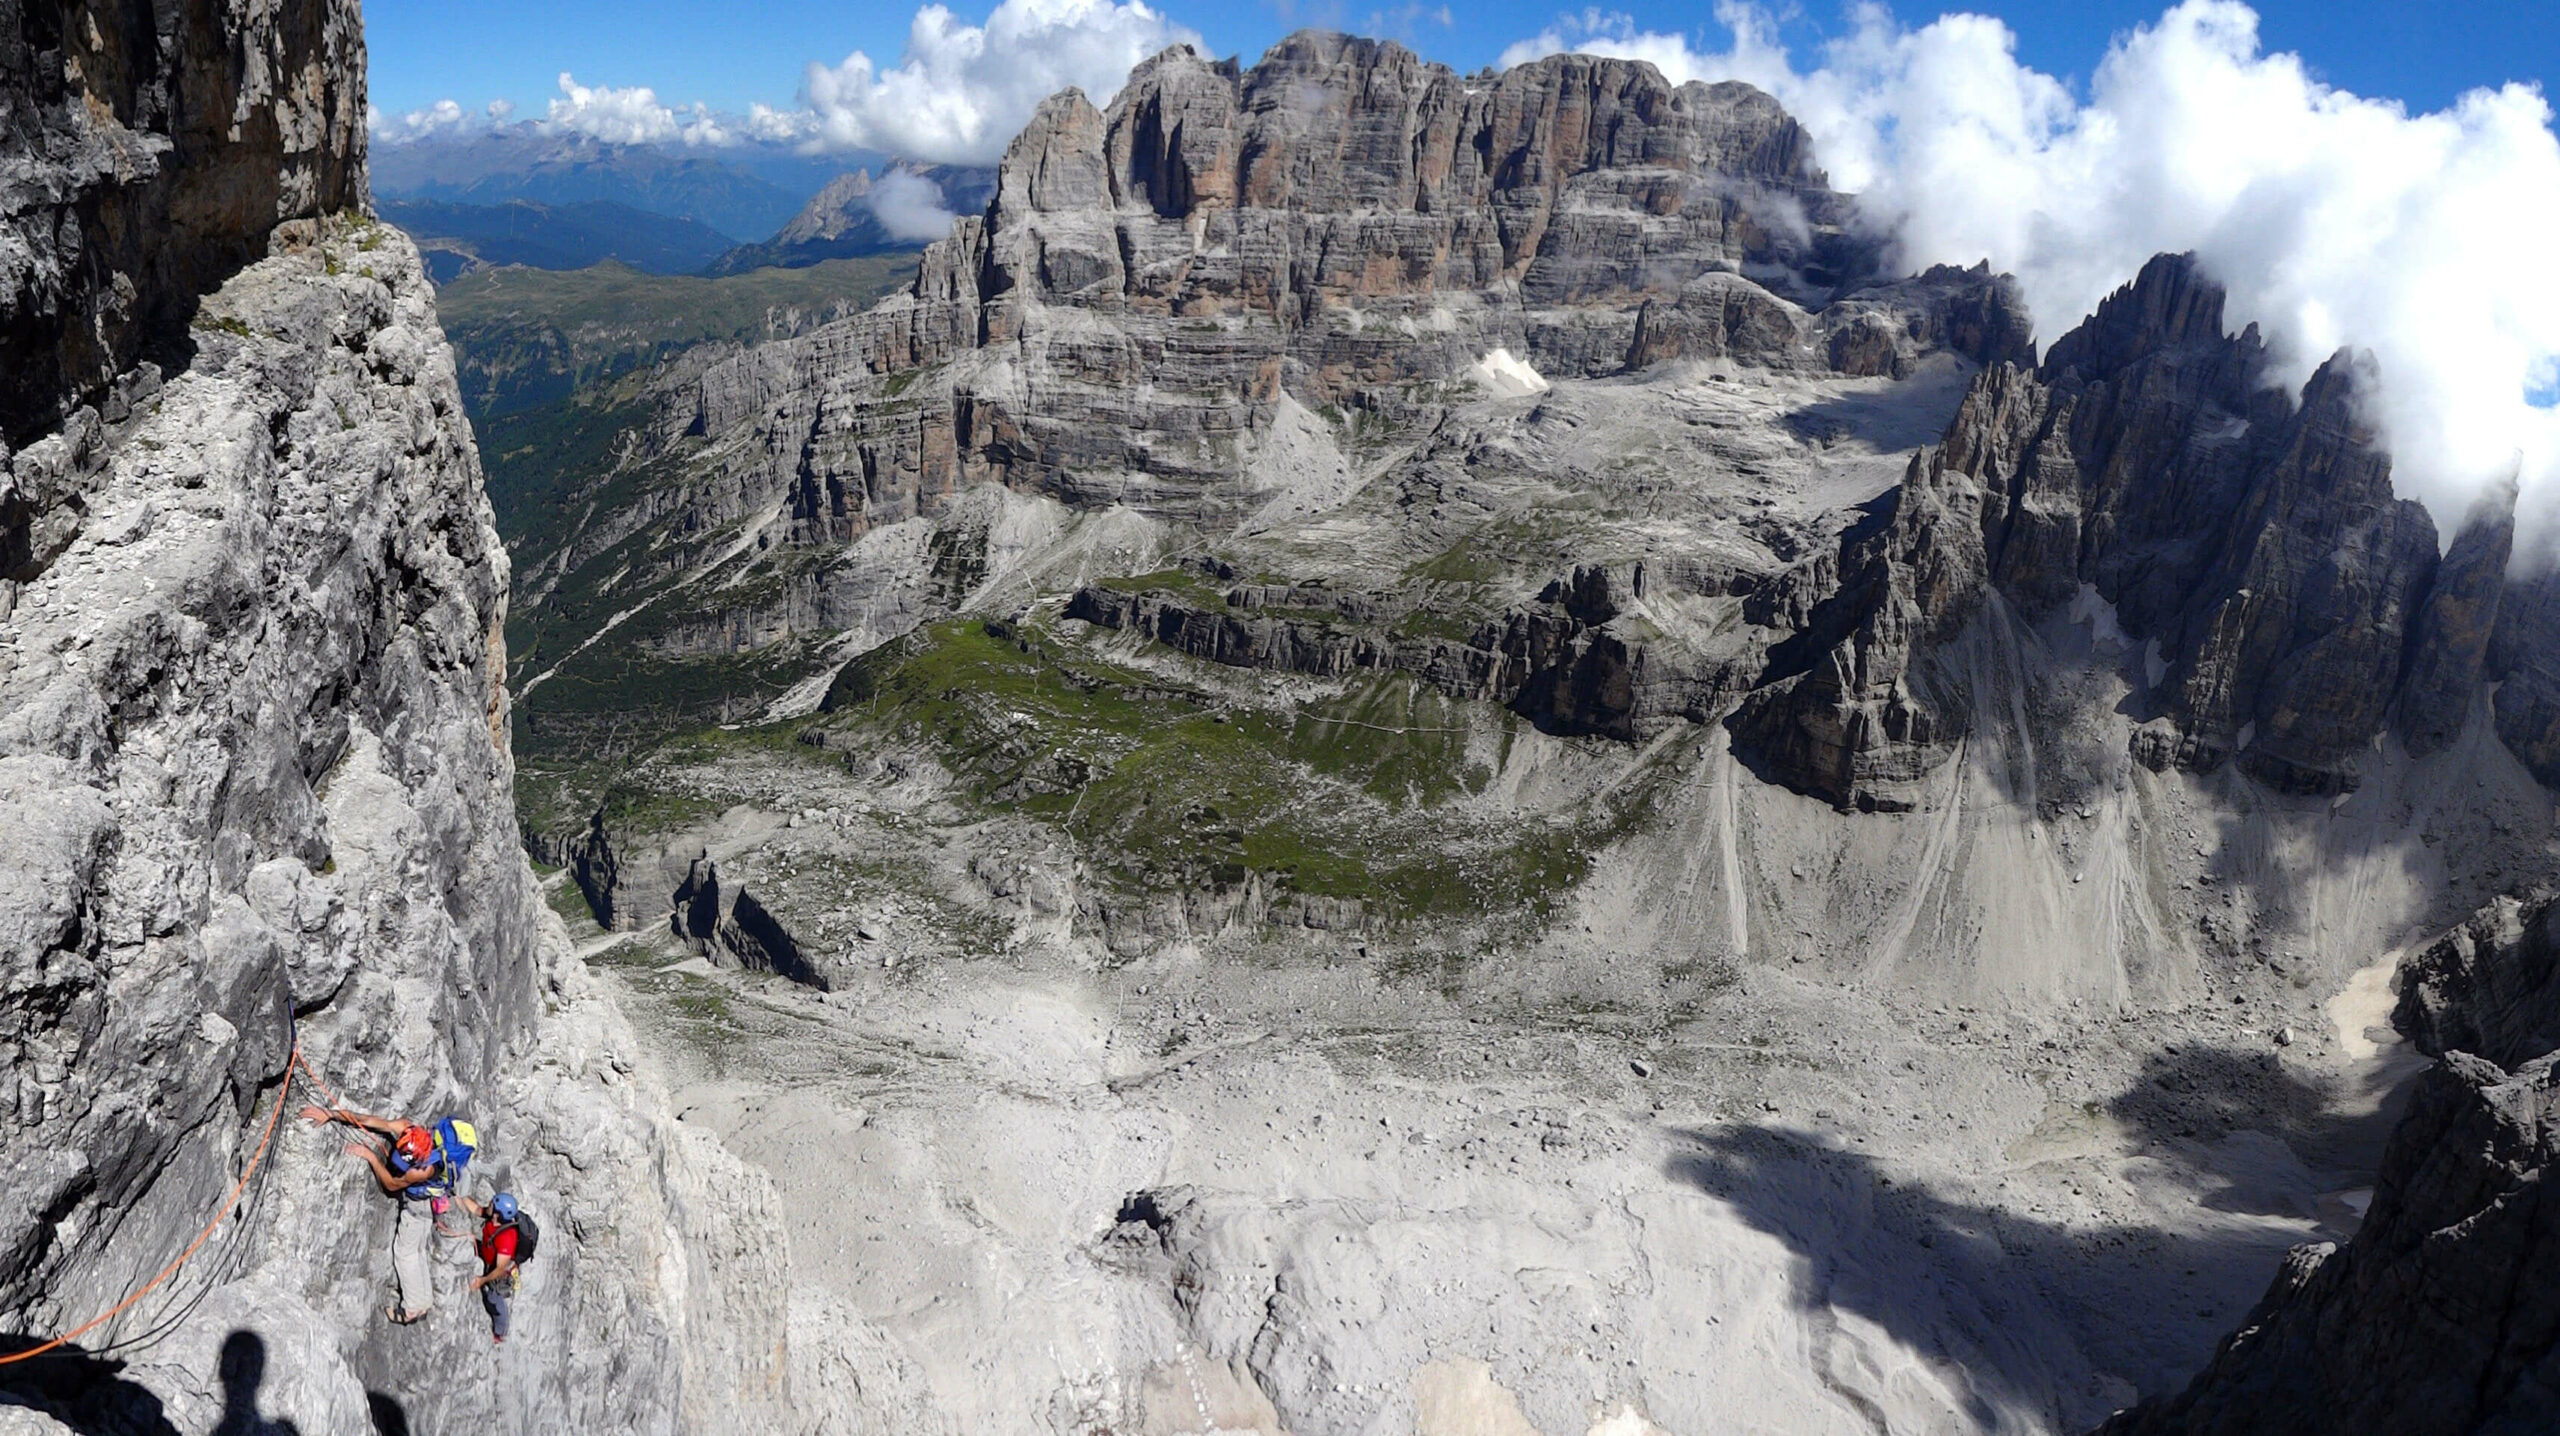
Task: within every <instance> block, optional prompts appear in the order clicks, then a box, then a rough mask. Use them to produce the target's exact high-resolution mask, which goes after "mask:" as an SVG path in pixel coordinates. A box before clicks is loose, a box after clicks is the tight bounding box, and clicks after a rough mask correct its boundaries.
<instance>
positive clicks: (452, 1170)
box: [410, 1117, 480, 1197]
mask: <svg viewBox="0 0 2560 1436" xmlns="http://www.w3.org/2000/svg"><path fill="white" fill-rule="evenodd" d="M427 1131H428V1133H429V1134H430V1135H432V1136H433V1137H434V1138H435V1142H436V1154H435V1156H434V1157H433V1158H432V1159H431V1160H432V1161H433V1162H434V1163H435V1168H436V1174H435V1177H434V1179H433V1180H430V1181H425V1182H420V1183H419V1184H418V1185H416V1186H415V1187H412V1188H410V1190H411V1191H413V1192H423V1193H426V1194H427V1195H430V1196H444V1197H449V1196H452V1195H453V1194H454V1193H456V1192H459V1191H461V1190H462V1170H463V1168H465V1167H468V1166H470V1165H471V1157H472V1154H473V1153H475V1152H477V1151H479V1150H480V1132H479V1129H478V1128H475V1127H473V1126H472V1125H471V1124H470V1123H468V1122H466V1121H464V1120H462V1119H461V1118H460V1117H446V1118H443V1119H441V1120H439V1121H438V1122H437V1123H436V1124H435V1125H434V1126H432V1127H429V1128H428V1129H427Z"/></svg>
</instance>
